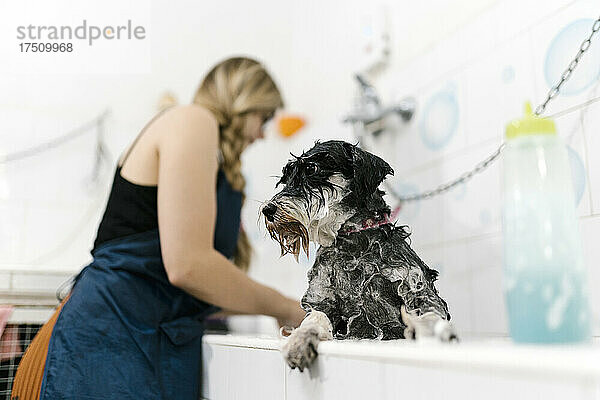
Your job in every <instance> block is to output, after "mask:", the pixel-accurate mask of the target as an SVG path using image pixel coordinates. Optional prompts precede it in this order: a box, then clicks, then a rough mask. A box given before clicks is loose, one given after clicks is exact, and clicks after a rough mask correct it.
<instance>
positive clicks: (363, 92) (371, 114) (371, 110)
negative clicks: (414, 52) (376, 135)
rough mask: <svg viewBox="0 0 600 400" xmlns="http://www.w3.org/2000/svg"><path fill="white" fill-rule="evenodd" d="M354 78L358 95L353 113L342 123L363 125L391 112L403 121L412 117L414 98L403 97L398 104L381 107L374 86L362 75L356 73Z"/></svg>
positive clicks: (380, 118) (378, 119)
mask: <svg viewBox="0 0 600 400" xmlns="http://www.w3.org/2000/svg"><path fill="white" fill-rule="evenodd" d="M355 78H356V80H357V81H358V83H359V84H360V97H359V99H358V102H357V105H356V107H355V110H354V113H353V114H350V115H348V116H346V117H345V118H344V119H343V120H342V121H343V122H344V123H357V122H358V123H361V124H363V126H364V125H368V124H371V123H373V122H377V121H380V120H382V119H383V118H384V117H385V116H387V115H389V114H391V113H395V114H398V115H400V117H402V120H403V121H405V122H406V121H409V120H410V119H411V118H412V116H413V114H414V111H415V107H416V101H415V99H414V98H412V97H405V98H404V99H402V100H401V101H400V102H399V103H398V104H394V105H391V106H387V107H383V106H382V105H381V102H380V101H379V96H378V95H377V91H376V90H375V88H374V87H373V86H372V85H371V84H369V83H368V82H367V81H366V79H365V78H364V77H363V76H362V75H360V74H356V75H355Z"/></svg>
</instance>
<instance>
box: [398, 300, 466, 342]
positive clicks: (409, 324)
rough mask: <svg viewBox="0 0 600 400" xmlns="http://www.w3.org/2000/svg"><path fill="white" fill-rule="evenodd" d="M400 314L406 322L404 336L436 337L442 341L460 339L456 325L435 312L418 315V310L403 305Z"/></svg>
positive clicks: (413, 337)
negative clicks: (408, 309)
mask: <svg viewBox="0 0 600 400" xmlns="http://www.w3.org/2000/svg"><path fill="white" fill-rule="evenodd" d="M400 314H401V315H402V320H403V321H404V323H405V324H406V328H405V329H404V337H405V338H407V339H414V340H422V339H436V340H438V341H440V342H453V341H456V342H457V341H458V335H457V334H456V330H455V329H454V325H452V324H451V323H450V321H448V320H446V319H443V318H441V317H440V316H439V315H438V314H436V313H434V312H426V313H424V314H421V315H418V314H417V312H416V310H415V311H410V312H409V311H406V307H405V306H404V305H403V306H402V307H401V308H400Z"/></svg>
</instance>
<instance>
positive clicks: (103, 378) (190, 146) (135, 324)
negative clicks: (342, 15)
mask: <svg viewBox="0 0 600 400" xmlns="http://www.w3.org/2000/svg"><path fill="white" fill-rule="evenodd" d="M282 106H283V101H282V99H281V95H280V92H279V90H278V89H277V86H276V85H275V83H274V82H273V80H272V78H271V77H270V76H269V74H268V73H267V71H266V70H265V68H264V67H263V66H262V65H261V64H260V63H259V62H257V61H255V60H252V59H249V58H245V57H236V58H230V59H227V60H225V61H223V62H221V63H219V64H217V65H216V66H215V67H214V68H213V69H212V70H211V71H210V72H209V73H208V75H207V76H206V77H205V79H204V80H203V81H202V84H201V85H200V87H199V88H198V90H197V92H196V94H195V96H194V99H193V102H192V104H190V105H181V106H179V105H176V106H171V107H168V108H166V109H164V110H163V111H161V112H160V113H158V114H157V115H156V116H155V117H154V118H153V119H152V120H151V121H150V122H149V123H148V124H147V125H146V126H145V127H144V129H142V131H141V132H140V134H139V135H138V137H137V138H136V139H135V141H134V142H133V143H132V145H131V146H130V147H129V149H128V151H127V152H126V153H125V156H124V157H122V158H121V160H120V162H118V164H117V169H116V172H115V177H114V181H113V186H112V189H111V193H110V195H109V199H108V203H107V205H106V210H105V212H104V215H103V218H102V221H101V222H100V225H99V228H98V233H97V237H96V240H95V242H94V248H93V249H92V251H91V253H92V256H93V261H92V262H91V263H90V264H89V265H87V266H86V267H85V268H83V270H82V271H81V272H80V273H79V274H78V275H77V276H76V277H75V279H74V284H73V287H72V289H71V291H70V293H69V295H68V296H67V297H66V298H65V299H64V300H63V301H62V303H61V304H60V306H59V308H58V309H57V311H56V312H55V314H54V315H53V316H52V317H51V318H50V320H49V321H48V322H47V323H46V324H45V325H44V326H43V327H42V328H41V329H40V332H39V333H38V335H37V336H36V338H35V339H34V340H33V341H32V343H31V345H30V346H29V348H28V349H27V352H26V354H25V355H24V357H23V360H22V361H21V363H20V365H19V369H18V371H17V374H16V377H15V381H14V384H13V392H12V396H13V397H12V398H13V399H19V400H24V399H38V398H39V399H59V398H60V399H106V398H119V399H129V398H131V399H134V398H135V399H194V400H196V399H198V398H199V396H200V377H201V363H202V359H201V354H200V351H201V345H202V342H201V338H202V331H203V320H204V319H205V318H206V317H207V316H208V315H210V314H212V313H215V312H217V311H219V310H222V312H224V313H243V314H263V315H269V316H273V317H275V318H276V319H277V320H278V321H279V323H280V324H281V325H283V324H286V325H292V326H297V325H299V324H300V322H301V320H302V318H303V317H304V315H305V313H304V311H303V310H302V309H301V308H300V304H299V302H298V301H297V300H294V299H291V298H288V297H285V296H283V295H282V294H281V293H279V292H278V291H276V290H274V289H272V288H270V287H267V286H264V285H262V284H260V283H258V282H256V281H254V280H252V279H250V278H249V277H248V276H247V275H246V274H245V271H246V270H247V269H248V265H249V263H250V254H251V249H250V244H249V242H248V240H247V237H246V235H245V233H244V231H243V230H242V229H240V211H241V207H242V204H243V201H244V185H245V182H244V177H243V175H242V173H241V163H240V156H241V154H242V152H243V151H244V149H245V148H246V147H247V146H248V145H249V144H250V143H252V142H253V141H254V140H256V139H258V138H262V137H263V125H264V123H265V122H266V121H268V120H269V119H270V118H271V117H272V116H273V114H274V112H275V111H276V110H277V109H278V108H280V107H282ZM126 161H128V162H127V163H125V162H126ZM232 261H233V262H232Z"/></svg>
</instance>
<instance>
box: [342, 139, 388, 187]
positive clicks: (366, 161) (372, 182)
mask: <svg viewBox="0 0 600 400" xmlns="http://www.w3.org/2000/svg"><path fill="white" fill-rule="evenodd" d="M350 146H351V149H350V151H351V154H352V169H353V171H354V179H353V180H352V184H351V185H352V190H353V192H354V193H355V194H356V196H357V198H358V199H361V198H365V197H368V196H370V195H371V194H373V193H374V192H375V191H376V190H377V188H378V187H379V184H380V183H381V182H383V180H384V179H385V177H386V176H387V175H394V170H393V169H392V167H390V165H389V164H388V163H387V162H385V161H384V160H383V159H381V158H380V157H377V156H376V155H374V154H371V153H369V152H366V151H364V150H362V149H360V148H359V147H358V146H356V145H350Z"/></svg>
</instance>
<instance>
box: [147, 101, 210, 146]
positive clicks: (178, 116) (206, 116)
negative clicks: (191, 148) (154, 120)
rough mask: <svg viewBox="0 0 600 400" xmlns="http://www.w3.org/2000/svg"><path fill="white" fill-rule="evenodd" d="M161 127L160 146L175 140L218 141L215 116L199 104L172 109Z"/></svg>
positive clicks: (167, 113)
mask: <svg viewBox="0 0 600 400" xmlns="http://www.w3.org/2000/svg"><path fill="white" fill-rule="evenodd" d="M161 125H162V126H160V127H157V128H159V130H160V131H161V132H162V133H161V134H160V137H159V139H158V140H159V145H160V143H161V142H163V141H166V140H168V141H171V140H173V139H174V138H181V139H186V138H193V139H196V140H204V141H206V140H209V141H211V142H215V141H218V134H219V124H218V122H217V120H216V118H215V116H214V115H213V114H212V113H211V112H210V111H209V110H207V109H206V108H204V107H202V106H199V105H197V104H185V105H177V106H174V107H172V109H170V110H169V111H167V112H166V115H165V116H164V118H163V119H162V124H161Z"/></svg>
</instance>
